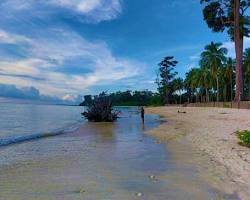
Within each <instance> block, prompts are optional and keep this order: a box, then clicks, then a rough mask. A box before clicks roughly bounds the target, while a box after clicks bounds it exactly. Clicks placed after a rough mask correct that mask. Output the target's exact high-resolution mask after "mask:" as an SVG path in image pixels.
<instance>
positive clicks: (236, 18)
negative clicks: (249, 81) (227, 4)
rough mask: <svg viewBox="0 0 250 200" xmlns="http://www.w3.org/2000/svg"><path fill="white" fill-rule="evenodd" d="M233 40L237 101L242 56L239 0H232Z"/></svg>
mask: <svg viewBox="0 0 250 200" xmlns="http://www.w3.org/2000/svg"><path fill="white" fill-rule="evenodd" d="M234 41H235V52H236V92H235V98H234V100H235V101H237V102H239V101H240V100H241V97H242V92H243V80H242V56H243V34H242V33H241V30H240V0H234Z"/></svg>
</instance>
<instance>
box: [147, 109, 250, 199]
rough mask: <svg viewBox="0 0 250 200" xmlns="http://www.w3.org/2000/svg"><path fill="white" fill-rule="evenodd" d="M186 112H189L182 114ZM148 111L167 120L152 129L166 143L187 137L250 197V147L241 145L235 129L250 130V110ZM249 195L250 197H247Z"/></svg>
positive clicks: (153, 133) (240, 190)
mask: <svg viewBox="0 0 250 200" xmlns="http://www.w3.org/2000/svg"><path fill="white" fill-rule="evenodd" d="M178 111H180V112H183V111H184V112H186V113H178ZM146 112H147V113H148V114H159V115H160V116H161V117H162V118H163V119H165V120H167V123H163V124H162V125H161V126H160V127H158V128H156V129H153V130H151V131H149V134H151V135H153V136H155V137H156V138H157V139H158V140H160V141H162V142H166V143H171V142H172V141H178V140H179V141H182V140H183V139H186V140H187V141H188V142H189V143H190V144H192V146H194V147H195V148H196V149H198V150H199V151H202V152H204V153H206V154H208V155H209V156H210V157H211V160H212V161H215V162H217V163H218V164H217V165H218V166H219V165H222V166H223V167H224V168H225V169H226V170H227V172H225V173H227V174H225V176H227V177H230V179H232V185H235V187H236V186H237V188H234V189H235V190H236V191H237V192H238V193H239V194H240V195H241V198H242V199H248V197H249V196H248V195H250V194H249V188H250V149H249V148H247V147H243V146H240V145H239V144H238V141H237V137H236V135H235V132H236V131H237V130H246V129H248V130H249V129H250V111H249V110H244V109H242V110H238V109H227V108H197V107H185V108H183V107H155V108H153V107H150V108H147V109H146ZM247 196H248V197H247Z"/></svg>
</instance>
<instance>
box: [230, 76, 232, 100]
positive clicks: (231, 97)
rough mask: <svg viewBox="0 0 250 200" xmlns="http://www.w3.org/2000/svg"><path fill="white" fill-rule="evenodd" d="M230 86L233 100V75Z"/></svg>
mask: <svg viewBox="0 0 250 200" xmlns="http://www.w3.org/2000/svg"><path fill="white" fill-rule="evenodd" d="M230 86H231V89H230V90H231V94H230V95H231V102H232V101H233V80H232V77H230Z"/></svg>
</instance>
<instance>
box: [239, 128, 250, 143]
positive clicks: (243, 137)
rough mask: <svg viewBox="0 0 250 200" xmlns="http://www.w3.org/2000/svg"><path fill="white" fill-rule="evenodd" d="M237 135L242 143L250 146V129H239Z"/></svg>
mask: <svg viewBox="0 0 250 200" xmlns="http://www.w3.org/2000/svg"><path fill="white" fill-rule="evenodd" d="M237 136H238V138H239V140H240V143H241V144H242V145H245V146H248V147H250V131H249V130H245V131H237Z"/></svg>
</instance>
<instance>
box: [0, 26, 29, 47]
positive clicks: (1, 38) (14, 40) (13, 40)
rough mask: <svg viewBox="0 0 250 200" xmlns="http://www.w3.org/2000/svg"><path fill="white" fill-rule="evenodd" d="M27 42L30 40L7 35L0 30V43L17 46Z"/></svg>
mask: <svg viewBox="0 0 250 200" xmlns="http://www.w3.org/2000/svg"><path fill="white" fill-rule="evenodd" d="M27 42H30V39H29V38H27V37H25V36H21V35H16V34H11V33H7V32H6V31H4V30H1V29H0V43H6V44H18V43H27Z"/></svg>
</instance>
